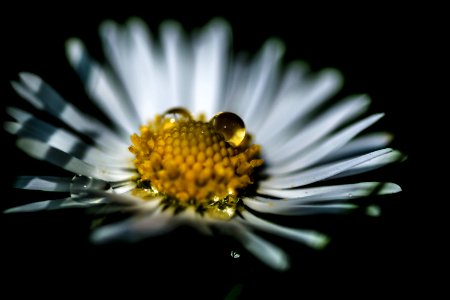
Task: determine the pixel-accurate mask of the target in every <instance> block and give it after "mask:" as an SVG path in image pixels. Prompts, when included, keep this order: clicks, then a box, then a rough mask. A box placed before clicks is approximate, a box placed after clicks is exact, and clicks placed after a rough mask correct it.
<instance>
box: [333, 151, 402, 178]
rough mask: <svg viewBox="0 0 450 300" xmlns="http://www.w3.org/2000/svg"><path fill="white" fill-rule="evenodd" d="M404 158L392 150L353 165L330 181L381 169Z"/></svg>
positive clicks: (398, 152)
mask: <svg viewBox="0 0 450 300" xmlns="http://www.w3.org/2000/svg"><path fill="white" fill-rule="evenodd" d="M405 158H406V156H405V155H404V154H403V153H401V152H400V151H397V150H394V151H392V152H390V153H386V154H384V155H382V156H379V157H375V158H373V159H371V160H368V161H365V162H364V163H361V164H358V165H355V166H353V167H351V168H349V169H347V170H345V171H344V172H341V173H337V174H335V175H333V176H331V177H330V179H335V178H341V177H347V176H353V175H356V174H361V173H366V172H369V171H372V170H375V169H378V168H381V167H383V166H385V165H387V164H392V163H395V162H399V161H401V160H403V159H405Z"/></svg>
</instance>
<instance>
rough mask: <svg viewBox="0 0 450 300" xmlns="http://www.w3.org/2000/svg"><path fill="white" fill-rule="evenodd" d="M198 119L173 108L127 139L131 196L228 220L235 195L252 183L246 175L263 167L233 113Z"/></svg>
mask: <svg viewBox="0 0 450 300" xmlns="http://www.w3.org/2000/svg"><path fill="white" fill-rule="evenodd" d="M204 119H205V118H204V116H200V117H199V118H198V120H194V119H193V117H192V116H191V115H190V113H189V112H188V111H186V110H185V109H182V108H175V109H171V110H169V111H167V112H166V113H165V114H163V115H157V116H156V117H155V119H154V120H153V121H150V122H149V123H148V124H147V125H143V126H141V128H140V135H138V134H133V135H132V136H131V141H132V143H133V145H132V146H130V147H129V150H130V151H131V152H132V153H133V154H134V155H135V156H136V158H135V160H134V164H135V165H136V168H137V170H138V172H139V174H140V179H139V180H138V187H137V188H136V189H135V191H134V193H135V194H136V195H138V196H140V197H142V198H144V199H145V198H153V197H155V196H163V197H164V199H165V200H164V201H163V203H164V204H165V205H167V206H175V207H176V208H177V209H179V208H181V209H184V208H186V207H189V206H193V207H195V208H196V210H197V211H199V212H201V213H204V212H207V213H209V215H211V216H213V217H218V218H221V219H230V218H231V217H233V216H234V214H235V212H236V208H237V205H238V203H239V198H238V194H239V192H240V191H242V190H243V189H244V188H245V187H247V186H248V185H250V184H252V183H253V180H252V176H251V175H252V172H253V170H254V169H255V168H256V167H258V166H260V165H262V163H263V160H262V159H259V157H260V152H261V147H260V146H259V145H255V144H251V137H250V135H249V134H247V133H246V130H245V126H244V122H243V121H242V120H241V118H239V116H237V115H235V114H233V113H229V112H224V113H219V114H217V115H216V116H214V117H213V118H212V119H211V120H210V121H209V122H205V120H204Z"/></svg>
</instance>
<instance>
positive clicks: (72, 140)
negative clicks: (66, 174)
mask: <svg viewBox="0 0 450 300" xmlns="http://www.w3.org/2000/svg"><path fill="white" fill-rule="evenodd" d="M4 128H5V130H6V131H8V132H9V133H11V134H16V135H18V136H20V137H27V138H33V139H36V140H38V141H41V142H44V143H47V144H48V145H50V146H52V147H54V148H56V149H59V150H61V151H63V152H65V153H67V154H70V155H72V156H74V157H76V158H78V159H80V160H83V161H85V162H87V163H89V164H92V165H95V166H105V167H108V168H120V169H126V168H133V167H134V166H133V164H132V157H131V155H130V154H131V153H130V154H128V156H129V158H128V159H124V158H121V159H119V158H117V157H114V156H111V155H108V154H106V153H105V152H102V151H100V150H99V149H97V148H95V147H94V146H90V145H88V144H86V143H85V142H83V141H82V140H81V139H79V138H78V137H77V136H75V135H73V134H71V133H70V132H68V131H66V130H64V129H60V128H56V127H54V126H52V125H50V124H48V123H45V122H43V121H40V120H39V119H36V118H34V117H31V118H30V119H28V120H27V121H26V122H25V123H23V124H19V123H15V122H5V124H4Z"/></svg>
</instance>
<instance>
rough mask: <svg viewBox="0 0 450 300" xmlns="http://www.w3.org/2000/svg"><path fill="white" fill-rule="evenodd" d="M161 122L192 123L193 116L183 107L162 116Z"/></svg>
mask: <svg viewBox="0 0 450 300" xmlns="http://www.w3.org/2000/svg"><path fill="white" fill-rule="evenodd" d="M161 120H162V121H163V122H169V123H175V122H180V121H190V120H192V116H191V114H190V113H189V111H188V110H186V109H184V108H181V107H175V108H171V109H169V110H167V111H166V112H165V113H164V114H163V115H162V119H161Z"/></svg>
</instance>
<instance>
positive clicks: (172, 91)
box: [5, 19, 403, 270]
mask: <svg viewBox="0 0 450 300" xmlns="http://www.w3.org/2000/svg"><path fill="white" fill-rule="evenodd" d="M100 36H101V39H102V44H103V47H104V52H105V56H106V62H105V63H100V62H98V61H96V60H95V59H94V58H93V57H92V56H90V54H89V53H88V51H87V48H86V47H85V46H84V44H83V43H82V41H81V40H79V39H77V38H73V39H70V40H69V41H67V44H66V49H67V57H68V60H69V62H70V64H71V66H72V67H73V68H74V69H75V71H76V72H77V73H78V75H79V76H80V78H81V80H82V83H83V84H84V87H85V89H86V92H87V95H88V96H89V98H90V99H91V100H92V102H93V103H94V105H96V106H97V107H98V108H100V109H101V110H102V111H103V112H104V113H105V115H106V116H107V117H108V118H109V119H110V121H111V122H110V123H111V125H106V124H104V123H102V122H101V121H99V120H98V119H96V118H95V117H94V116H91V115H89V114H86V113H84V112H83V111H82V107H77V104H76V103H70V102H68V101H66V100H65V99H64V97H63V96H62V95H60V94H59V93H58V92H57V90H56V89H54V88H53V87H51V86H50V85H49V84H48V83H46V82H45V81H44V80H43V79H42V78H40V77H39V76H38V75H35V74H31V73H20V74H19V78H20V79H19V80H18V81H17V82H13V83H12V86H13V88H14V89H15V90H16V91H17V93H18V94H19V95H20V96H22V97H23V98H24V99H25V100H27V101H28V102H29V103H30V104H31V105H33V106H34V108H35V109H37V110H41V111H44V112H45V113H48V114H49V115H51V116H52V117H54V118H56V119H58V120H59V121H58V122H59V123H60V124H64V125H63V126H56V125H53V124H52V123H51V122H47V121H44V120H42V119H39V118H38V117H36V116H34V115H33V114H31V113H28V112H26V111H24V110H21V109H19V108H15V107H10V108H8V109H7V112H8V114H9V115H10V116H11V117H12V118H13V119H14V121H9V122H6V123H5V129H6V130H7V131H8V132H10V133H12V134H15V135H17V136H18V139H17V146H18V147H19V148H20V149H21V150H23V151H24V152H26V153H27V154H28V155H30V156H32V157H34V158H36V159H39V160H44V161H47V162H49V163H51V164H54V165H56V166H58V167H61V168H63V169H65V170H66V171H68V172H70V173H72V175H70V176H68V177H60V176H51V175H52V174H42V175H43V176H21V177H19V178H17V180H16V182H15V187H17V188H21V189H27V190H40V191H48V192H57V193H58V195H60V194H61V193H65V195H66V196H65V197H64V198H61V199H51V200H47V201H39V202H34V203H29V204H25V205H21V206H17V207H13V208H9V209H7V210H6V211H5V212H7V213H13V212H30V211H38V210H53V209H62V208H73V207H92V206H96V207H98V211H97V213H99V214H109V213H115V212H127V213H129V214H130V217H129V218H127V219H125V220H122V221H119V222H104V223H102V224H100V225H99V226H97V227H95V228H94V229H93V232H92V236H91V239H92V241H93V242H95V243H105V242H111V241H116V240H125V241H138V240H140V239H143V238H148V237H151V236H155V235H160V234H163V233H167V232H169V231H170V230H172V229H174V228H176V227H177V226H179V225H190V226H192V227H195V228H196V229H198V230H200V231H201V232H202V233H205V234H207V235H216V234H225V235H229V236H232V237H233V238H235V239H237V240H238V241H239V242H241V243H242V245H243V247H244V248H245V249H246V250H248V251H249V252H251V253H252V254H254V255H255V256H256V257H257V258H259V259H260V260H261V261H262V262H264V263H265V264H267V265H268V266H270V267H272V268H274V269H277V270H285V269H287V268H288V267H289V258H288V256H287V254H286V253H285V252H284V251H283V250H282V249H281V248H280V247H278V246H276V245H274V244H273V243H271V242H270V241H268V240H266V239H263V238H262V237H261V236H260V235H258V233H259V232H267V233H270V234H273V235H276V236H281V237H284V238H287V239H291V240H294V241H297V242H301V243H304V244H306V245H308V246H311V247H314V248H318V249H320V248H322V247H324V246H325V245H326V244H327V242H328V237H327V236H325V235H324V234H322V233H319V232H316V231H312V230H303V229H299V228H290V227H285V226H282V225H279V224H277V223H275V222H273V221H272V219H273V218H271V216H273V215H278V216H291V217H292V216H304V215H311V214H328V213H342V212H347V211H350V210H351V209H354V208H355V207H356V203H355V201H353V200H354V199H356V198H359V197H364V196H369V195H374V194H378V195H382V194H390V193H397V192H399V191H401V189H400V187H399V186H398V185H396V184H395V183H386V182H359V181H358V178H357V177H353V176H354V175H357V174H360V173H363V172H367V171H370V170H373V169H376V168H379V167H382V166H384V165H386V164H389V163H392V162H395V161H398V160H400V159H402V158H403V156H402V154H401V153H400V152H399V151H396V150H393V149H391V148H387V145H388V143H389V142H390V140H391V135H389V134H387V133H385V132H376V133H365V132H364V131H365V129H367V128H368V127H369V126H371V125H372V124H374V123H375V122H377V121H378V120H379V119H380V118H382V117H383V114H381V113H377V114H373V115H369V116H364V113H365V112H366V111H367V109H368V107H369V104H370V99H369V97H368V96H367V95H352V96H348V97H345V98H344V99H341V100H340V101H337V102H336V103H333V104H330V105H328V104H326V102H327V100H329V99H332V98H333V96H334V95H335V94H336V93H337V92H338V91H339V89H340V87H341V85H342V77H341V75H340V73H339V72H338V71H336V70H334V69H326V70H322V71H320V72H315V73H311V72H309V70H308V67H307V65H306V64H304V63H302V62H293V63H290V64H288V65H287V66H283V65H282V58H283V53H284V46H283V44H282V43H281V42H280V41H278V40H274V39H271V40H268V41H267V42H266V43H265V44H264V45H263V46H262V48H261V50H260V51H259V53H258V54H257V55H256V56H255V57H251V58H250V59H248V58H246V57H245V56H243V55H240V54H238V55H234V53H233V52H232V51H231V47H230V42H231V31H230V28H229V25H228V24H227V23H226V22H225V21H224V20H219V19H216V20H213V21H211V22H210V23H209V24H207V25H206V26H205V27H204V28H202V29H201V30H199V31H197V32H195V33H194V34H193V35H192V36H187V35H186V33H185V32H184V30H183V29H182V27H181V26H180V25H179V24H178V23H175V22H173V21H168V22H165V23H163V24H162V25H161V27H160V32H159V39H158V40H157V39H154V38H153V37H152V35H151V34H150V32H149V30H148V29H147V27H146V25H145V24H144V23H143V22H142V21H141V20H139V19H131V20H129V21H128V22H127V23H126V24H125V25H123V26H122V25H118V24H116V23H114V22H112V21H107V22H104V23H103V24H102V25H101V27H100ZM44 175H45V176H44ZM343 177H349V182H348V183H346V184H342V183H339V184H337V183H336V181H334V183H332V184H326V181H327V180H332V179H336V178H343ZM340 182H341V181H340ZM368 212H369V213H370V212H374V213H378V210H377V209H376V208H374V207H372V208H371V209H370V210H368ZM372 214H373V213H372ZM236 255H238V254H236Z"/></svg>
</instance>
